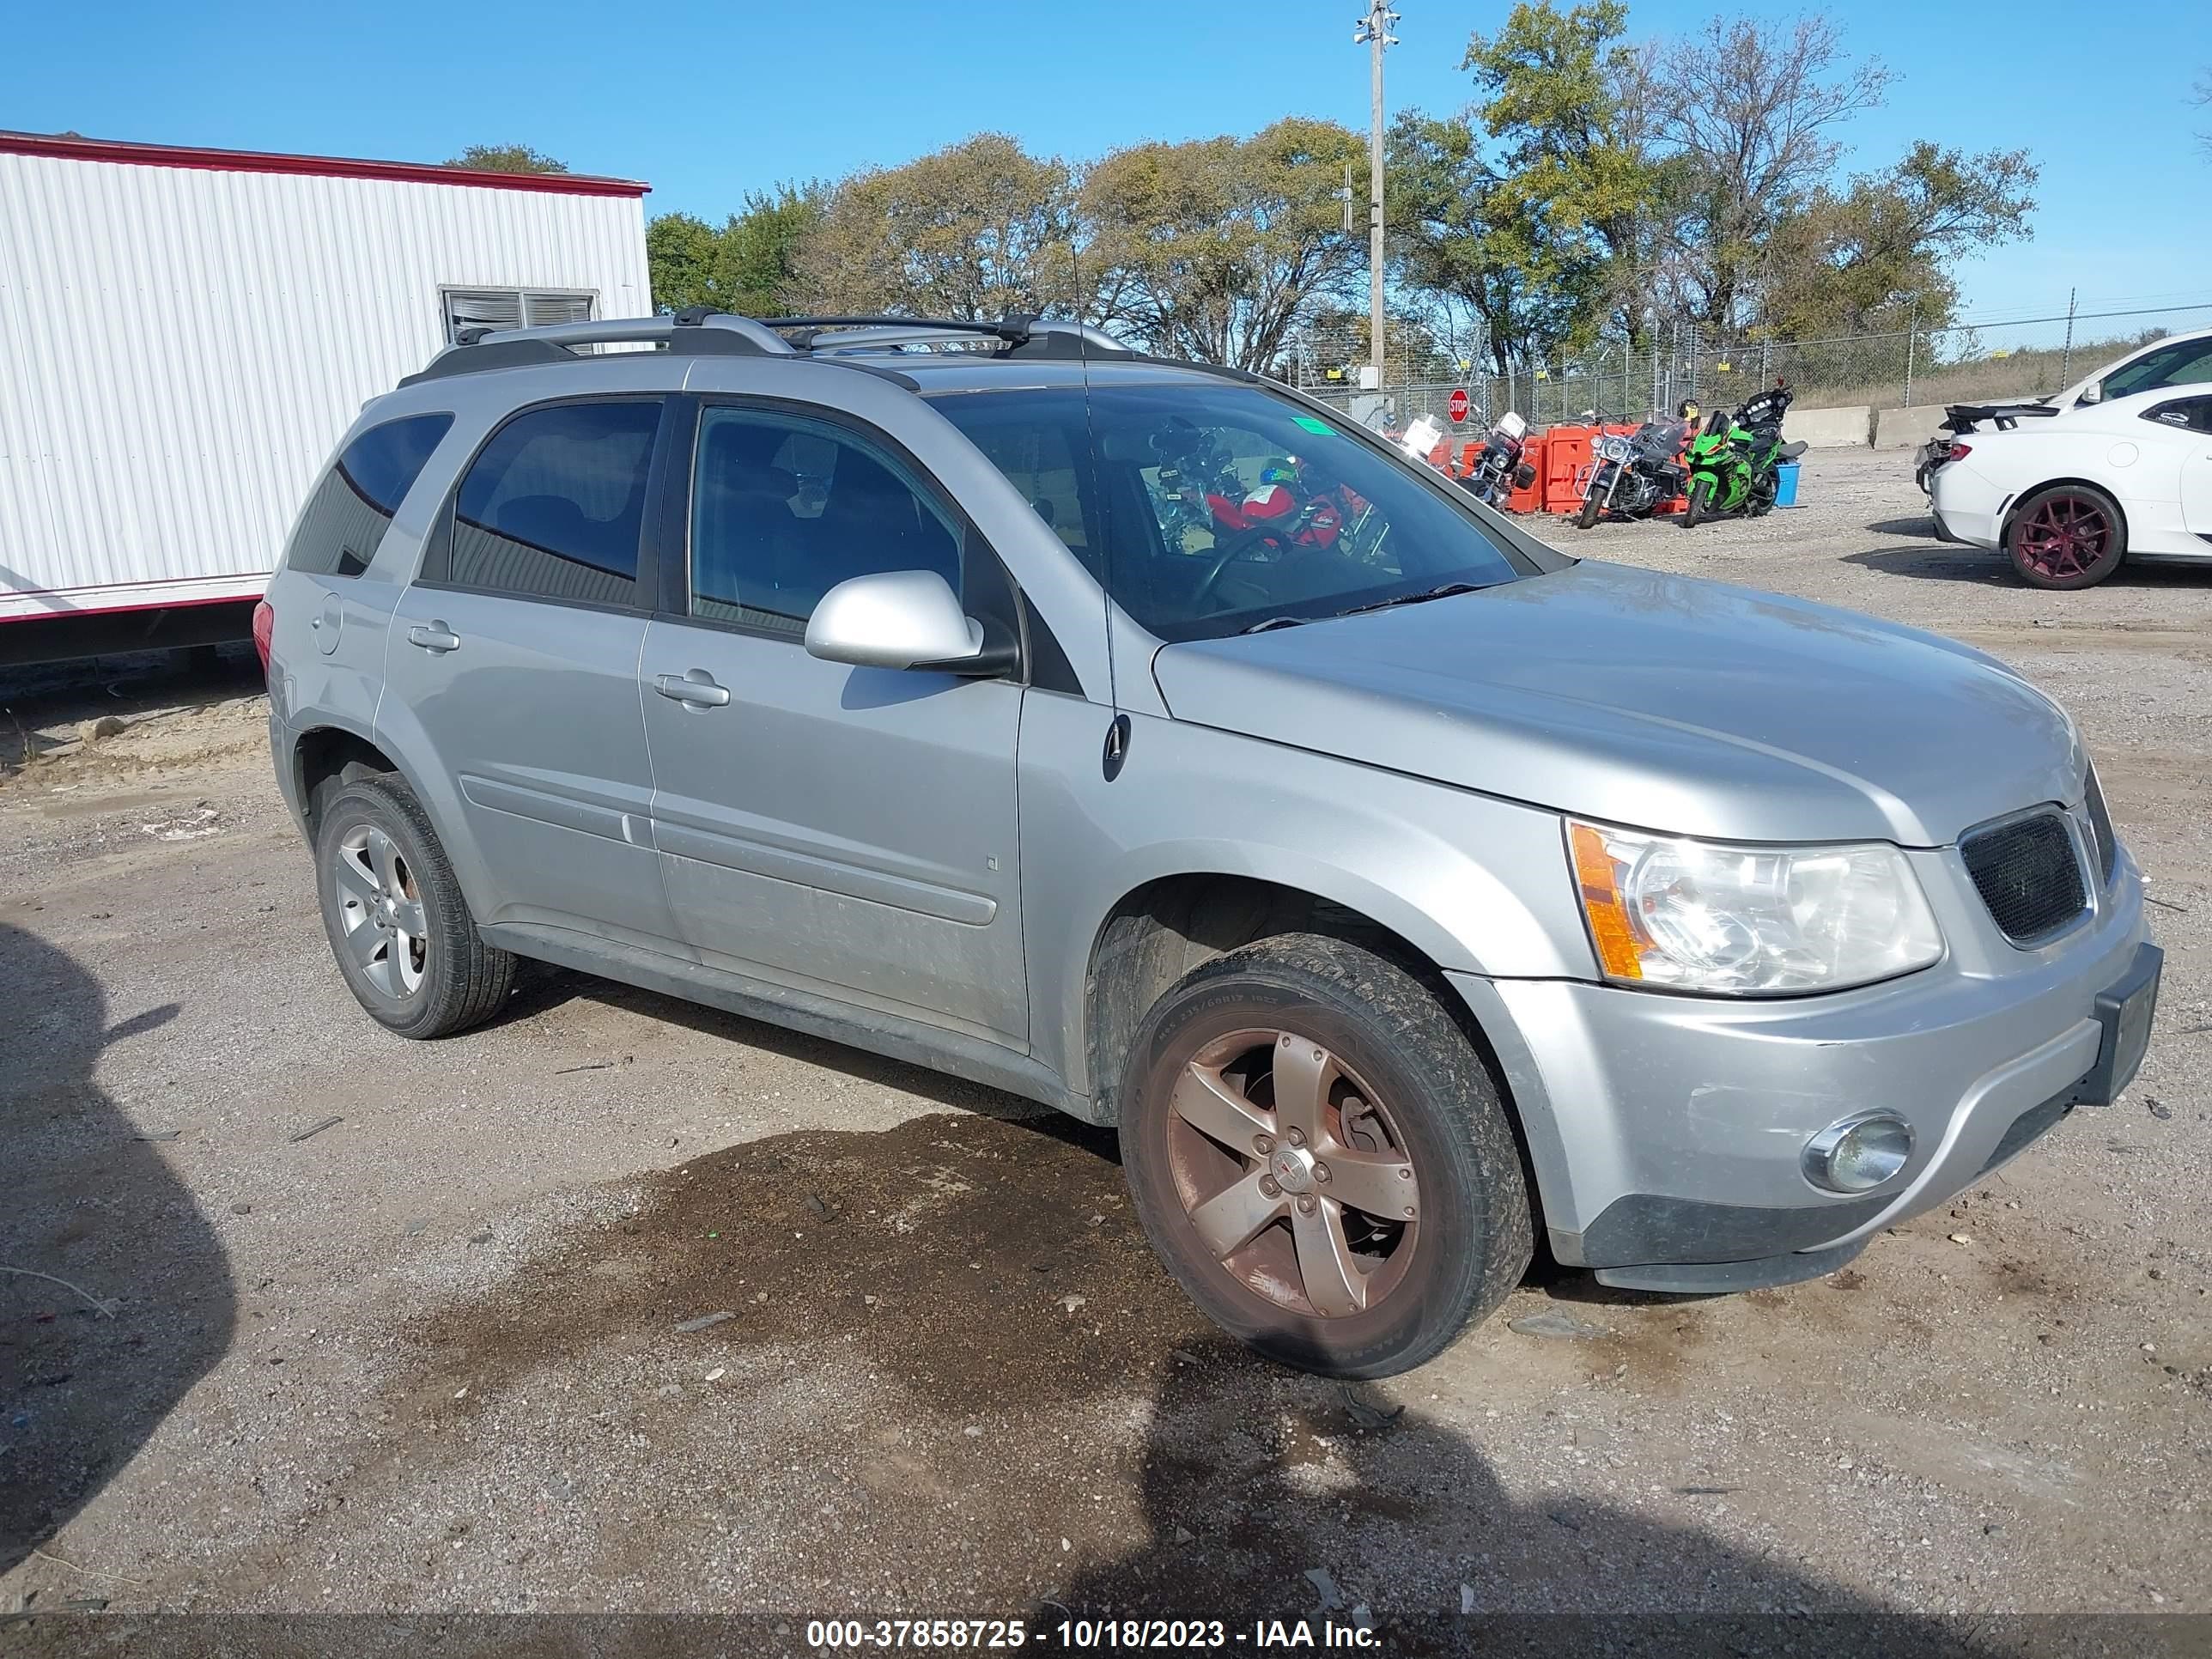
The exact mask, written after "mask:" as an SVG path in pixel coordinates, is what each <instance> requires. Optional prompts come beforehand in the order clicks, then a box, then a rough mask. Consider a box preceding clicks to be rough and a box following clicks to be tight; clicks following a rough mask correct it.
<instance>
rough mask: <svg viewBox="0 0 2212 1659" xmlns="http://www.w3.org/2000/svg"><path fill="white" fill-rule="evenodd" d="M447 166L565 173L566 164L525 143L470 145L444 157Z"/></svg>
mask: <svg viewBox="0 0 2212 1659" xmlns="http://www.w3.org/2000/svg"><path fill="white" fill-rule="evenodd" d="M445 164H446V166H447V167H473V168H474V169H476V171H477V172H478V173H566V172H567V171H568V163H567V162H566V161H555V160H554V159H553V158H552V157H551V156H550V155H541V154H539V153H538V151H537V150H534V149H531V148H530V146H529V145H527V144H471V145H470V146H469V147H468V148H467V149H465V150H463V151H462V152H461V153H460V154H459V155H453V156H448V157H447V160H446V163H445Z"/></svg>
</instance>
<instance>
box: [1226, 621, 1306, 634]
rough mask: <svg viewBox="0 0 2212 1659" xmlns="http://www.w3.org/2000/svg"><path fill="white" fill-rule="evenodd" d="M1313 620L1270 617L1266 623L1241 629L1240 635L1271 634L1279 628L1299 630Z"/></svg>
mask: <svg viewBox="0 0 2212 1659" xmlns="http://www.w3.org/2000/svg"><path fill="white" fill-rule="evenodd" d="M1312 620H1313V618H1312V617H1268V618H1267V621H1265V622H1255V623H1253V624H1252V625H1251V626H1250V627H1249V628H1240V629H1237V632H1238V633H1240V634H1269V633H1273V631H1274V630H1275V629H1278V628H1299V627H1303V626H1304V624H1305V623H1310V622H1311V621H1312Z"/></svg>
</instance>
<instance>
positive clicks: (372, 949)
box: [331, 823, 430, 1000]
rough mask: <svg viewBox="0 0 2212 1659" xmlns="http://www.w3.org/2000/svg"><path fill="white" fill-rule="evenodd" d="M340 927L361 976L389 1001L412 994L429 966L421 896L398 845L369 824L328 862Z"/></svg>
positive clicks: (344, 840)
mask: <svg viewBox="0 0 2212 1659" xmlns="http://www.w3.org/2000/svg"><path fill="white" fill-rule="evenodd" d="M331 875H332V876H333V877H334V878H336V881H337V896H338V925H339V927H340V928H341V930H342V936H343V940H344V945H345V950H346V951H347V953H348V955H349V957H351V959H352V962H353V964H354V966H355V967H356V968H358V969H360V970H361V973H362V977H363V978H364V979H366V980H367V981H368V982H369V984H370V985H371V986H373V987H374V988H375V989H377V990H379V991H380V992H382V993H383V994H385V995H386V996H388V997H392V998H393V999H395V1000H396V999H398V998H402V997H407V996H411V995H413V994H414V993H415V990H416V987H418V986H420V985H421V984H422V975H423V972H424V970H425V969H428V966H429V958H430V940H429V936H428V921H427V919H426V918H425V916H424V915H423V911H422V894H421V892H420V891H419V890H417V889H416V884H415V873H414V872H413V871H412V870H410V869H409V868H408V866H407V856H406V854H404V853H403V852H402V851H401V850H400V848H399V843H398V842H395V841H394V840H392V837H391V836H388V835H386V833H385V832H384V831H383V830H381V829H378V828H377V827H376V826H375V825H374V824H373V823H358V824H356V825H355V826H354V827H353V828H352V829H349V830H347V831H346V832H345V834H344V835H343V836H340V837H339V838H338V843H337V850H336V852H335V853H334V854H333V855H332V860H331Z"/></svg>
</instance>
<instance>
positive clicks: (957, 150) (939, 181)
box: [796, 132, 1076, 317]
mask: <svg viewBox="0 0 2212 1659" xmlns="http://www.w3.org/2000/svg"><path fill="white" fill-rule="evenodd" d="M1073 214H1074V180H1073V175H1072V174H1071V173H1070V171H1069V169H1068V167H1067V165H1066V163H1065V162H1063V161H1060V160H1059V159H1058V158H1057V157H1047V158H1042V159H1040V158H1038V157H1036V156H1032V155H1028V154H1027V153H1025V152H1024V150H1023V149H1022V147H1021V146H1020V145H1019V144H1018V143H1016V142H1015V141H1014V140H1013V139H1012V138H1010V137H1006V135H1005V134H1004V133H997V132H981V133H977V134H976V135H975V137H972V138H969V139H967V140H965V141H964V142H963V143H957V144H953V145H950V146H948V147H947V148H945V149H941V150H938V151H936V152H935V153H934V154H932V155H924V156H921V157H920V158H919V159H917V160H915V161H908V162H907V163H906V164H905V165H904V166H902V167H875V168H871V169H869V170H868V171H866V172H864V173H855V174H854V175H853V176H852V177H851V178H849V179H845V180H844V181H843V182H842V183H841V184H839V185H837V186H836V189H835V190H834V191H831V192H829V199H828V201H827V204H826V205H825V206H824V207H823V211H822V213H821V215H820V216H819V218H818V220H817V221H815V222H812V223H811V224H810V225H808V226H805V227H803V228H800V234H799V237H798V241H799V246H798V249H797V254H796V264H797V269H798V271H799V278H800V280H801V282H802V283H803V284H804V286H805V289H806V291H807V293H808V295H809V297H810V299H812V300H817V301H820V302H822V303H823V304H824V305H826V306H827V307H829V309H830V310H832V311H836V312H868V313H872V312H892V313H906V314H912V315H918V316H939V317H997V316H1000V315H1001V314H1003V313H1006V312H1012V311H1025V312H1031V313H1036V312H1042V311H1044V310H1047V309H1049V308H1053V307H1061V308H1065V307H1067V306H1068V305H1069V304H1070V303H1071V301H1072V300H1073V295H1074V290H1075V269H1076V267H1075V264H1074V261H1073V257H1072V250H1073V237H1074V227H1073Z"/></svg>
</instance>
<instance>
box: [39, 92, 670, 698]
mask: <svg viewBox="0 0 2212 1659" xmlns="http://www.w3.org/2000/svg"><path fill="white" fill-rule="evenodd" d="M645 191H646V186H645V185H641V184H637V183H635V182H633V181H630V180H629V179H599V178H588V177H583V176H580V175H577V174H572V173H476V172H468V171H464V170H460V169H456V168H452V167H423V166H418V165H415V164H411V163H404V162H392V161H343V160H337V159H333V158H331V157H327V156H310V155H260V154H252V153H246V152H241V151H231V150H215V149H176V148H171V147H167V146H159V145H148V144H124V143H105V142H100V141H96V140H90V139H82V138H63V137H45V136H41V135H33V134H25V133H5V132H0V628H4V626H5V624H8V623H22V622H28V621H31V620H32V619H33V618H38V617H49V618H57V617H63V616H66V615H70V614H76V615H83V614H85V613H92V612H101V611H122V610H131V609H143V608H162V609H167V608H172V607H177V606H181V605H207V604H210V603H213V602H219V601H223V600H235V599H241V598H252V597H255V596H258V594H259V592H260V591H261V589H262V586H264V583H265V582H266V580H267V578H268V575H269V573H270V569H271V568H273V566H274V564H275V562H276V557H277V555H278V553H279V552H280V551H281V550H282V548H283V538H284V535H285V532H286V531H287V530H288V529H289V526H290V524H291V521H292V518H293V515H294V514H295V513H296V512H297V511H298V509H299V507H300V504H301V501H303V500H305V499H306V496H307V491H308V489H309V487H310V486H311V485H312V484H313V481H314V478H315V476H316V473H317V471H318V470H319V468H320V467H321V466H322V465H323V463H324V462H325V460H326V459H328V458H329V455H330V452H331V448H332V447H334V446H335V444H336V443H337V438H338V435H340V434H341V433H342V432H343V431H344V429H345V428H346V427H347V426H348V425H349V424H350V423H351V422H352V420H353V417H354V416H355V415H356V414H357V413H358V412H359V410H360V408H361V405H362V403H363V402H365V401H366V400H367V399H368V398H372V397H374V396H375V395H376V394H378V393H380V392H387V391H389V390H390V389H391V388H392V386H393V385H394V384H395V383H396V382H397V381H398V379H399V378H400V376H402V375H403V374H412V373H413V372H414V371H415V370H416V369H418V368H422V365H423V364H424V363H425V362H428V361H429V359H430V358H431V356H433V355H435V353H436V352H437V350H438V349H440V348H441V346H444V345H446V344H447V343H450V342H451V340H452V338H453V331H454V330H456V329H457V328H461V327H466V326H468V325H472V324H475V325H483V324H490V325H501V324H507V325H512V324H514V323H518V322H531V323H542V322H555V321H564V320H568V319H577V318H596V317H629V316H644V315H647V314H648V313H650V312H651V310H652V308H653V306H652V295H651V291H650V288H649V286H648V282H647V270H646V254H645V210H644V203H643V200H642V198H643V197H644V195H645ZM0 643H4V642H0ZM6 654H8V655H15V654H17V653H12V652H11V653H6Z"/></svg>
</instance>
